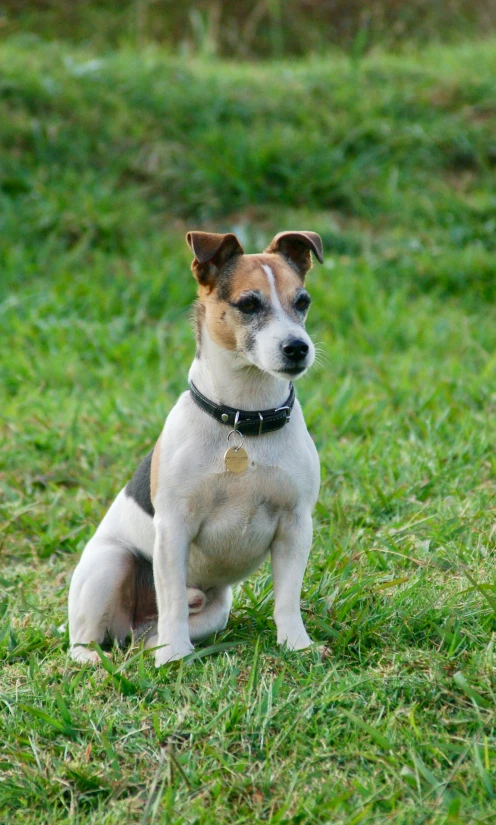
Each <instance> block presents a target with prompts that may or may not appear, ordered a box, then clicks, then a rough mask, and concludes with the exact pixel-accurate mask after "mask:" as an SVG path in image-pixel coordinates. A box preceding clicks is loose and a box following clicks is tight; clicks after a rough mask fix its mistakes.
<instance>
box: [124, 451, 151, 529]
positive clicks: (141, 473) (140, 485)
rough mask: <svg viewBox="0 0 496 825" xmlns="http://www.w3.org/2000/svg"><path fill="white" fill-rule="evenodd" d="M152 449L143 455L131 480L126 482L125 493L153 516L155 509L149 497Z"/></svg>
mask: <svg viewBox="0 0 496 825" xmlns="http://www.w3.org/2000/svg"><path fill="white" fill-rule="evenodd" d="M152 455H153V450H150V452H149V453H147V455H146V456H145V457H144V459H143V461H142V462H141V464H140V465H139V467H138V469H137V470H136V472H135V474H134V475H133V477H132V479H131V481H128V483H127V484H126V488H125V490H126V495H127V496H129V498H132V499H134V501H135V502H136V504H138V506H139V507H141V509H142V510H143V511H144V512H145V513H146V514H147V515H148V516H152V517H153V516H154V515H155V509H154V507H153V504H152V500H151V498H150V473H151V469H152Z"/></svg>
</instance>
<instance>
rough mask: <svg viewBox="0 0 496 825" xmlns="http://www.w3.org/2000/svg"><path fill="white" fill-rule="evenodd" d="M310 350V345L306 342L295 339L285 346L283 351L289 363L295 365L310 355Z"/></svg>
mask: <svg viewBox="0 0 496 825" xmlns="http://www.w3.org/2000/svg"><path fill="white" fill-rule="evenodd" d="M308 349H309V347H308V344H307V343H306V342H305V341H302V340H301V338H293V339H292V340H291V341H288V342H287V343H286V344H283V347H282V351H283V353H284V355H285V356H286V358H287V359H288V360H289V361H293V362H294V363H295V364H296V363H297V362H298V361H303V359H304V358H306V356H307V355H308Z"/></svg>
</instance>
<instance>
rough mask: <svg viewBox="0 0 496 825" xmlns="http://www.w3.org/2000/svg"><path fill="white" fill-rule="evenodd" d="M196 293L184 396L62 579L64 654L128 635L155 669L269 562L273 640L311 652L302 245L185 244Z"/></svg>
mask: <svg viewBox="0 0 496 825" xmlns="http://www.w3.org/2000/svg"><path fill="white" fill-rule="evenodd" d="M186 239H187V242H188V244H189V245H190V247H191V249H192V251H193V254H194V260H193V263H192V270H193V274H194V276H195V278H196V280H197V281H198V301H197V303H196V319H195V320H196V339H197V349H196V356H195V359H194V361H193V364H192V366H191V369H190V371H189V390H187V391H186V392H184V393H183V394H182V395H181V396H180V398H179V400H178V402H177V404H176V405H175V407H174V408H173V409H172V410H171V412H170V413H169V415H168V417H167V419H166V421H165V424H164V428H163V430H162V433H161V435H160V437H159V439H158V441H157V443H156V444H155V447H154V448H153V449H152V450H151V451H150V452H149V453H148V455H147V456H146V458H145V459H144V460H143V462H142V463H141V464H140V465H139V467H138V469H137V470H136V472H135V474H134V475H133V477H132V478H131V480H130V481H129V483H128V484H127V485H126V487H124V489H123V490H121V492H120V493H119V494H118V496H117V498H116V499H115V501H114V502H113V504H112V505H111V507H110V509H109V510H108V512H107V514H106V515H105V517H104V519H103V521H102V523H101V524H100V526H99V527H98V529H97V531H96V533H95V535H94V536H93V538H92V539H91V540H90V541H89V542H88V544H87V545H86V548H85V550H84V552H83V555H82V557H81V560H80V562H79V564H78V565H77V567H76V570H75V572H74V575H73V577H72V581H71V586H70V593H69V631H70V655H71V656H72V658H73V659H76V660H77V661H80V662H86V661H91V662H97V661H99V657H98V653H97V652H96V650H93V649H90V648H88V647H87V645H88V644H89V643H90V642H97V643H98V644H102V643H103V642H105V641H111V640H116V641H117V642H118V643H122V642H124V640H125V638H126V637H127V636H129V635H130V634H132V633H134V634H138V635H141V636H144V637H145V638H146V646H147V647H148V648H150V647H151V648H154V649H155V664H156V665H157V667H159V666H160V665H163V664H165V663H166V662H170V661H173V660H176V659H182V658H183V657H184V656H187V655H188V654H189V653H191V651H192V650H193V642H195V641H197V640H200V639H204V638H206V637H207V636H210V635H211V634H213V633H216V632H217V631H220V630H223V629H224V628H225V626H226V624H227V620H228V617H229V612H230V609H231V604H232V590H231V587H232V585H233V584H236V583H237V582H240V581H241V580H242V579H245V578H246V577H247V576H249V575H250V573H252V572H253V571H254V570H256V568H257V567H259V565H260V564H261V563H262V562H263V561H264V559H265V558H266V557H267V555H268V553H269V552H270V556H271V563H272V578H273V586H274V603H275V606H274V618H275V622H276V625H277V641H278V643H279V644H286V645H287V646H288V648H289V649H292V650H300V649H303V648H306V647H308V646H309V645H310V644H312V642H311V640H310V638H309V636H308V634H307V632H306V630H305V627H304V625H303V621H302V618H301V612H300V592H301V586H302V581H303V574H304V572H305V567H306V564H307V559H308V555H309V552H310V547H311V544H312V510H313V507H314V505H315V502H316V500H317V496H318V492H319V483H320V469H319V458H318V454H317V450H316V449H315V446H314V443H313V441H312V439H311V438H310V435H309V434H308V431H307V428H306V426H305V421H304V418H303V414H302V411H301V407H300V405H299V403H298V401H297V400H296V398H295V393H294V389H293V384H292V381H293V380H294V379H295V378H298V377H299V376H301V375H303V374H304V373H305V372H306V371H307V370H308V368H309V367H310V366H311V365H312V363H313V361H314V358H315V349H314V346H313V344H312V341H311V340H310V338H309V336H308V335H307V333H306V332H305V319H306V316H307V311H308V308H309V305H310V297H309V295H308V293H307V291H306V290H305V288H304V282H305V276H306V274H307V272H308V270H309V269H310V267H311V266H312V254H311V253H313V254H314V255H315V256H316V258H318V260H319V261H320V262H321V263H322V262H323V255H322V241H321V239H320V237H319V235H317V234H316V233H315V232H281V233H279V234H278V235H276V237H275V238H274V240H273V241H272V243H271V244H270V246H269V247H268V248H267V249H266V250H265V252H262V253H261V254H256V255H245V254H244V251H243V248H242V246H241V244H240V242H239V240H238V239H237V237H236V236H235V235H233V234H231V233H229V234H227V235H218V234H214V233H209V232H189V233H188V235H187V238H186Z"/></svg>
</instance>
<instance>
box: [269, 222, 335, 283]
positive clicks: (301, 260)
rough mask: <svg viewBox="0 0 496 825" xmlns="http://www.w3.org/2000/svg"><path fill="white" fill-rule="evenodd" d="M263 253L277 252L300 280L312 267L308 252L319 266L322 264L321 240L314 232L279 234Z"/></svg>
mask: <svg viewBox="0 0 496 825" xmlns="http://www.w3.org/2000/svg"><path fill="white" fill-rule="evenodd" d="M265 251H266V252H277V253H279V255H282V256H283V257H284V258H286V259H287V260H288V261H289V262H290V263H291V264H292V265H293V266H294V267H295V269H296V270H297V271H298V274H299V275H300V277H301V278H302V279H304V278H305V275H306V274H307V272H308V270H309V269H310V267H311V266H312V256H311V255H310V252H313V254H314V255H315V257H316V258H317V260H318V261H320V263H321V264H323V263H324V253H323V250H322V238H321V237H320V235H317V233H316V232H279V234H278V235H276V236H275V238H274V239H273V240H272V241H271V243H270V245H269V246H268V247H267V249H266V250H265Z"/></svg>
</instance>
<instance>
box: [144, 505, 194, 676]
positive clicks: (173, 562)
mask: <svg viewBox="0 0 496 825" xmlns="http://www.w3.org/2000/svg"><path fill="white" fill-rule="evenodd" d="M154 525H155V545H154V548H153V576H154V579H155V591H156V595H157V607H158V622H157V634H158V639H157V645H159V646H160V647H159V649H158V650H157V651H156V653H155V665H156V666H157V667H160V665H164V664H166V662H172V661H175V660H176V659H182V658H183V657H184V656H187V655H188V653H191V651H192V650H193V645H192V644H191V640H190V637H189V628H188V614H189V609H188V596H187V591H186V571H187V567H188V555H189V537H188V535H187V533H186V529H185V526H184V522H182V520H181V519H180V518H178V517H177V516H176V517H173V516H167V517H166V518H162V517H158V516H157V515H156V516H155V519H154Z"/></svg>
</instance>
